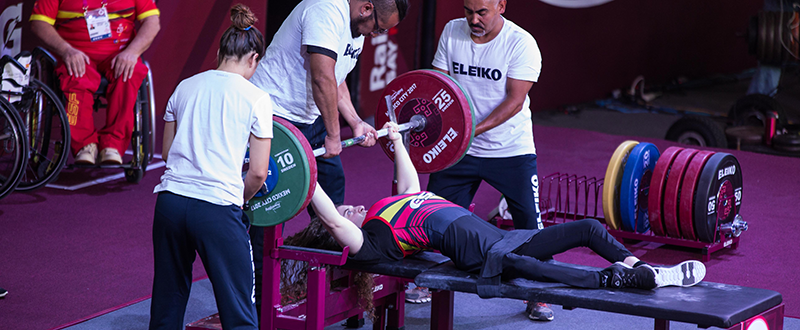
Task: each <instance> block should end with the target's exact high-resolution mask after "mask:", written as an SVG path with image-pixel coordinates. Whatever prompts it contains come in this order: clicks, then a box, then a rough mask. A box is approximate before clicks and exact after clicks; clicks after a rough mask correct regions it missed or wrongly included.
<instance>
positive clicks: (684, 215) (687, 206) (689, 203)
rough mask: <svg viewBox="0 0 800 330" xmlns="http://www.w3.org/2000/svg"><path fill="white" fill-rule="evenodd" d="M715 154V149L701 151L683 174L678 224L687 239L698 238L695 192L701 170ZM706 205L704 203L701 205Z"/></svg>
mask: <svg viewBox="0 0 800 330" xmlns="http://www.w3.org/2000/svg"><path fill="white" fill-rule="evenodd" d="M712 155H714V152H713V151H705V150H703V151H699V152H697V153H696V154H695V155H694V157H692V161H691V162H690V163H689V165H688V166H686V173H685V174H684V175H683V183H682V184H681V200H680V201H679V205H678V224H679V225H680V227H681V235H682V236H683V238H685V239H689V240H693V241H695V240H697V235H695V231H694V215H693V213H692V212H693V210H694V207H695V206H694V194H695V191H696V189H697V181H698V180H700V172H702V171H703V166H705V164H706V162H707V161H708V159H709V158H711V156H712ZM701 207H704V205H701Z"/></svg>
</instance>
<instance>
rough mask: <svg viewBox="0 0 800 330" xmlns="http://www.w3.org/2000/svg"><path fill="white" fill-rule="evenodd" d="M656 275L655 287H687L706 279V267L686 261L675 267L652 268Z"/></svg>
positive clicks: (699, 263) (692, 261)
mask: <svg viewBox="0 0 800 330" xmlns="http://www.w3.org/2000/svg"><path fill="white" fill-rule="evenodd" d="M652 268H653V270H654V271H655V273H656V287H658V288H660V287H664V286H681V287H689V286H692V285H695V284H697V283H700V281H702V280H703V278H704V277H706V266H705V265H703V263H702V262H699V261H697V260H687V261H684V262H681V263H679V264H677V265H675V266H671V267H665V266H652Z"/></svg>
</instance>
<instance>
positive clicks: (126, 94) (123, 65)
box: [30, 0, 160, 164]
mask: <svg viewBox="0 0 800 330" xmlns="http://www.w3.org/2000/svg"><path fill="white" fill-rule="evenodd" d="M158 17H159V11H158V8H156V5H155V3H154V1H153V0H114V1H109V0H37V1H36V3H35V4H34V5H33V13H32V14H31V18H30V20H31V30H32V31H33V33H34V34H36V36H38V37H39V38H40V39H42V41H43V42H44V43H45V45H47V47H48V48H49V49H51V50H52V51H54V52H55V53H56V55H57V56H58V65H57V66H56V75H57V76H58V79H59V80H60V82H61V86H60V87H61V90H62V91H63V92H64V96H65V98H66V104H65V106H64V108H65V110H66V112H67V118H68V120H69V127H70V135H71V143H72V153H73V155H74V156H75V162H76V163H83V164H94V163H95V161H96V158H97V156H98V150H100V162H101V163H106V164H122V157H121V154H124V153H125V150H127V149H128V145H129V144H130V140H131V133H132V131H133V115H134V113H133V107H134V104H135V102H136V96H137V91H138V90H139V87H140V86H141V84H142V81H143V80H144V78H145V76H146V75H147V66H145V65H144V63H142V60H141V59H140V58H139V56H141V55H142V53H144V51H145V50H147V48H148V47H150V43H151V42H153V38H155V36H156V34H157V33H158V30H159V29H160V24H159V19H158ZM135 21H139V22H141V27H140V28H139V31H138V32H136V31H134V23H135ZM101 75H102V76H104V77H106V79H108V92H107V94H106V99H107V101H108V112H107V114H106V122H105V125H104V127H103V128H101V129H100V130H99V131H98V130H96V129H95V127H94V119H93V115H92V111H93V107H92V105H93V104H94V93H95V91H97V89H98V88H99V86H100V79H101ZM98 148H99V149H98Z"/></svg>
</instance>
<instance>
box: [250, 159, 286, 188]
mask: <svg viewBox="0 0 800 330" xmlns="http://www.w3.org/2000/svg"><path fill="white" fill-rule="evenodd" d="M277 168H278V163H276V162H275V159H274V158H272V156H270V157H269V169H268V170H267V179H266V180H264V185H263V186H261V189H259V190H258V192H256V195H255V196H253V197H264V196H265V195H266V194H269V192H270V191H272V189H275V186H276V185H278V177H280V172H279V171H277V170H276V169H277Z"/></svg>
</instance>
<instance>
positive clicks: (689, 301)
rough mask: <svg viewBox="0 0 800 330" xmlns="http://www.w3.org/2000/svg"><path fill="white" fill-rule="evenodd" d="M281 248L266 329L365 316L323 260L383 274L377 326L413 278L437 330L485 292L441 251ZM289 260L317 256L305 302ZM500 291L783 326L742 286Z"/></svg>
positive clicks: (704, 320)
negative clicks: (370, 257) (392, 256)
mask: <svg viewBox="0 0 800 330" xmlns="http://www.w3.org/2000/svg"><path fill="white" fill-rule="evenodd" d="M267 233H268V235H267V239H266V240H265V242H270V240H274V241H276V242H278V243H280V240H276V238H277V237H280V236H278V235H279V233H280V231H278V230H271V231H268V232H267ZM279 246H280V244H278V246H275V247H267V246H265V250H267V251H270V253H266V254H265V257H266V258H265V272H264V280H265V281H264V283H265V285H264V286H263V287H262V290H263V291H262V292H263V293H262V299H263V301H264V303H263V305H262V324H261V329H272V328H287V329H289V328H290V329H296V328H305V329H322V328H323V327H324V326H325V325H329V324H333V323H334V322H338V321H336V320H344V319H348V321H351V320H354V319H357V318H358V317H359V316H360V315H361V313H360V309H358V307H357V306H356V305H357V299H356V298H355V295H356V293H355V291H354V288H352V287H349V288H345V289H337V291H336V292H334V291H333V290H331V291H330V292H328V291H327V290H326V289H325V287H326V284H324V283H326V281H325V271H324V269H322V268H320V267H318V265H320V264H332V265H341V267H342V268H344V269H346V270H357V271H362V272H369V273H374V274H379V275H381V276H377V277H375V288H374V295H375V306H376V310H375V313H376V316H377V317H378V318H377V319H376V321H375V322H374V323H373V329H391V330H399V329H404V327H405V326H404V325H405V323H404V317H405V307H404V306H405V301H404V298H405V297H404V296H403V293H404V288H405V286H404V285H403V284H404V283H407V282H412V281H413V282H415V283H416V284H417V285H419V286H422V287H427V288H429V289H430V290H431V293H432V301H431V323H430V324H431V326H430V328H431V329H437V330H444V329H453V308H454V292H456V291H458V292H466V293H474V294H477V283H478V275H477V274H474V273H468V272H464V271H461V270H459V269H457V268H455V266H454V265H453V263H452V262H451V261H450V260H449V258H447V257H445V256H443V255H441V254H438V253H433V252H423V253H419V254H417V255H415V256H414V257H410V258H405V259H403V260H400V261H397V262H390V263H382V264H377V265H370V266H366V267H365V266H361V265H359V266H355V265H352V264H350V263H345V260H346V253H347V249H345V251H344V253H342V252H333V251H324V250H316V249H309V248H296V247H288V246H282V247H279ZM281 258H286V259H294V260H306V261H309V263H310V264H309V266H310V267H309V282H308V283H309V286H308V297H307V299H306V300H305V302H304V303H301V304H299V305H298V304H293V305H288V306H281V305H280V304H277V302H278V301H279V300H280V298H279V294H278V286H277V279H278V278H279V277H280V273H279V269H280V267H279V264H280V259H281ZM268 265H269V266H268ZM579 267H584V268H590V269H596V268H592V267H587V266H579ZM270 269H272V271H269V270H270ZM269 283H272V285H270V284H269ZM500 290H501V293H502V297H503V298H511V299H519V300H529V301H540V302H546V303H551V304H556V305H560V306H564V308H565V309H574V308H585V309H593V310H598V311H604V312H613V313H620V314H627V315H634V316H642V317H649V318H653V319H655V325H654V329H656V330H667V329H669V321H678V322H685V323H691V324H697V325H698V327H701V328H707V327H712V326H714V327H720V328H723V329H728V330H734V329H736V330H745V329H748V326H749V325H750V324H751V323H754V322H763V323H764V324H765V325H767V326H769V329H771V330H782V329H783V317H784V316H783V310H784V304H783V302H782V301H783V298H782V296H781V294H780V293H778V292H775V291H771V290H765V289H756V288H749V287H742V286H736V285H728V284H721V283H711V282H701V283H699V284H697V285H695V286H693V287H689V288H678V287H666V288H660V289H656V290H636V289H582V288H576V287H571V286H568V285H565V284H561V283H547V282H536V281H530V280H526V279H519V278H517V279H511V280H508V281H504V282H503V283H502V284H501V288H500ZM276 294H278V295H277V296H276ZM270 302H272V303H270ZM301 305H302V306H301ZM186 329H193V330H200V329H219V327H218V318H217V316H216V315H214V316H211V317H208V318H206V319H202V320H200V321H197V322H195V323H192V324H189V325H187V327H186Z"/></svg>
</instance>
